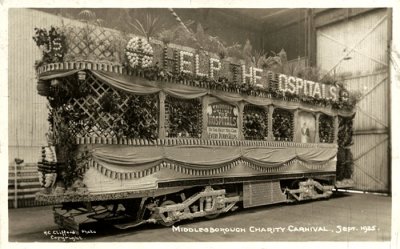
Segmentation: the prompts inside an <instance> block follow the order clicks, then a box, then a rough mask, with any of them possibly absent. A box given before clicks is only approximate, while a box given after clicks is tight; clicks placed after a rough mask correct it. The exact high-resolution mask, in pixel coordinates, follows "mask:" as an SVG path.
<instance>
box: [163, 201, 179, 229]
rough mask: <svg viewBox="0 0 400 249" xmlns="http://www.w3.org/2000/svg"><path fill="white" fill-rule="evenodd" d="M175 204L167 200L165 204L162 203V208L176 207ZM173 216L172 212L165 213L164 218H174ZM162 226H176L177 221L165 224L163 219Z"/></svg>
mask: <svg viewBox="0 0 400 249" xmlns="http://www.w3.org/2000/svg"><path fill="white" fill-rule="evenodd" d="M175 204H176V203H175V202H173V201H171V200H166V201H164V202H163V203H161V205H160V207H166V206H170V205H175ZM171 214H172V212H165V213H164V216H165V217H166V218H168V217H170V216H172V215H171ZM160 224H161V225H163V226H166V227H170V226H172V225H173V224H175V221H170V222H165V221H164V220H163V219H161V220H160Z"/></svg>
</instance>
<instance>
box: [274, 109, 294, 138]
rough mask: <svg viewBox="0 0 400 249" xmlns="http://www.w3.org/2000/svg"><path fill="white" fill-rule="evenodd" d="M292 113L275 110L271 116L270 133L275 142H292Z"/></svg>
mask: <svg viewBox="0 0 400 249" xmlns="http://www.w3.org/2000/svg"><path fill="white" fill-rule="evenodd" d="M293 122H294V119H293V113H292V112H290V111H287V110H283V109H275V110H274V113H273V114H272V132H273V135H274V138H275V140H278V141H293V132H294V130H293Z"/></svg>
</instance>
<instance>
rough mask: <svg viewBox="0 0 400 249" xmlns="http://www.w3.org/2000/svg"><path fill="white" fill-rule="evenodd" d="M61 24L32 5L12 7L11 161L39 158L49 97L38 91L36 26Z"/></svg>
mask: <svg viewBox="0 0 400 249" xmlns="http://www.w3.org/2000/svg"><path fill="white" fill-rule="evenodd" d="M49 24H53V25H57V24H61V20H60V18H58V17H56V16H52V15H49V14H45V13H42V12H39V11H35V10H29V9H10V10H9V31H10V32H9V46H8V53H9V60H8V63H9V65H8V66H9V69H8V70H9V74H8V76H9V84H8V94H9V100H8V106H9V107H8V108H9V109H8V112H9V118H8V129H9V142H8V144H9V162H10V163H12V162H13V161H14V158H16V157H18V158H22V159H24V160H25V162H26V163H33V162H37V161H38V159H39V155H40V146H42V145H45V144H46V138H45V133H46V132H47V130H48V124H47V115H48V111H47V107H46V98H44V97H41V96H39V95H38V94H37V91H36V79H35V77H36V74H35V70H34V67H33V65H34V62H35V60H37V59H39V58H40V56H41V52H40V51H39V49H38V48H37V47H36V45H35V43H34V41H33V40H32V37H33V36H34V28H35V27H47V26H49Z"/></svg>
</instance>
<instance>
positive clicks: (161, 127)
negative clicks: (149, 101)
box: [158, 91, 165, 139]
mask: <svg viewBox="0 0 400 249" xmlns="http://www.w3.org/2000/svg"><path fill="white" fill-rule="evenodd" d="M158 101H159V105H158V106H159V108H160V110H159V112H158V113H159V114H158V137H159V138H160V139H163V138H165V93H164V92H163V91H160V92H159V94H158Z"/></svg>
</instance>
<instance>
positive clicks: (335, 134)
mask: <svg viewBox="0 0 400 249" xmlns="http://www.w3.org/2000/svg"><path fill="white" fill-rule="evenodd" d="M333 127H334V130H333V143H335V144H336V143H337V141H338V134H339V116H337V115H336V116H335V117H334V120H333Z"/></svg>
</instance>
